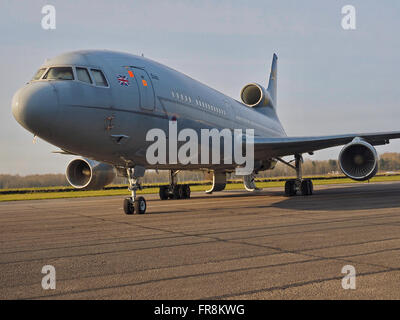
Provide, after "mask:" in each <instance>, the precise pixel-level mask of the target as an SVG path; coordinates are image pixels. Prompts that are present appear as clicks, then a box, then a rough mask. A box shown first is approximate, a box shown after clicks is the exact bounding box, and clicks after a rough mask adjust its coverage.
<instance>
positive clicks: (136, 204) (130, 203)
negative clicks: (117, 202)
mask: <svg viewBox="0 0 400 320" xmlns="http://www.w3.org/2000/svg"><path fill="white" fill-rule="evenodd" d="M126 172H127V175H128V181H129V190H130V191H131V192H132V196H131V197H129V198H126V199H125V200H124V206H123V207H124V212H125V214H128V215H131V214H134V213H136V214H145V213H146V209H147V204H146V200H145V199H144V198H143V197H136V191H137V190H138V189H139V190H140V189H142V187H141V184H140V178H142V177H143V176H144V172H145V169H144V168H143V167H138V166H135V167H134V168H128V169H126Z"/></svg>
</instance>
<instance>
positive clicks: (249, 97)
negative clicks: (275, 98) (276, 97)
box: [240, 83, 272, 108]
mask: <svg viewBox="0 0 400 320" xmlns="http://www.w3.org/2000/svg"><path fill="white" fill-rule="evenodd" d="M240 99H242V101H243V103H244V104H245V105H246V106H248V107H250V108H254V107H258V106H267V105H268V104H271V103H272V99H271V96H270V95H269V93H268V91H267V90H266V89H265V88H264V87H262V86H260V85H259V84H257V83H249V84H246V85H245V86H244V87H243V89H242V90H241V91H240Z"/></svg>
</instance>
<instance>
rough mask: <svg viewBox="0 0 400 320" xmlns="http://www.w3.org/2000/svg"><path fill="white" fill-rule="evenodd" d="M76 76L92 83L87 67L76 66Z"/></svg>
mask: <svg viewBox="0 0 400 320" xmlns="http://www.w3.org/2000/svg"><path fill="white" fill-rule="evenodd" d="M76 76H77V77H78V80H79V81H82V82H86V83H92V80H91V79H90V75H89V72H88V71H87V69H86V68H78V67H77V68H76Z"/></svg>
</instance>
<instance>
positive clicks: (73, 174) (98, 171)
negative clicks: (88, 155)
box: [66, 159, 116, 190]
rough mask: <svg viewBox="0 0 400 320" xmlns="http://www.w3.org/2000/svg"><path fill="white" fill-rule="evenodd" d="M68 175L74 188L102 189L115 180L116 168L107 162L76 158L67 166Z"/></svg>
mask: <svg viewBox="0 0 400 320" xmlns="http://www.w3.org/2000/svg"><path fill="white" fill-rule="evenodd" d="M66 176H67V180H68V182H69V183H70V184H71V186H73V187H74V188H77V189H85V190H100V189H102V188H103V187H105V186H106V185H108V184H110V183H111V182H113V180H114V178H115V176H116V170H115V168H114V167H113V166H112V165H109V164H106V163H102V162H97V161H94V160H89V159H74V160H72V161H71V162H70V163H69V164H68V166H67V171H66Z"/></svg>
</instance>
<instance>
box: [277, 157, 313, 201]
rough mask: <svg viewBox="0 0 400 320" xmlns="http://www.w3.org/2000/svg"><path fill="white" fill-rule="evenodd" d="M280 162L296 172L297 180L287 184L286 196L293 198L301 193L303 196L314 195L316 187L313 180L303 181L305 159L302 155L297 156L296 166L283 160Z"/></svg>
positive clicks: (289, 181) (295, 159)
mask: <svg viewBox="0 0 400 320" xmlns="http://www.w3.org/2000/svg"><path fill="white" fill-rule="evenodd" d="M278 160H279V161H281V162H283V163H284V164H286V165H288V166H289V167H291V168H293V169H295V170H296V176H297V177H296V179H291V180H288V181H286V183H285V195H287V196H288V197H292V196H295V195H296V194H297V192H300V193H301V194H302V195H303V196H310V195H312V194H313V191H314V187H313V183H312V181H311V179H303V170H302V164H303V157H302V156H301V155H300V154H296V155H295V158H294V161H295V165H294V166H293V165H292V164H290V163H289V162H286V161H284V160H282V159H279V158H278Z"/></svg>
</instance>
